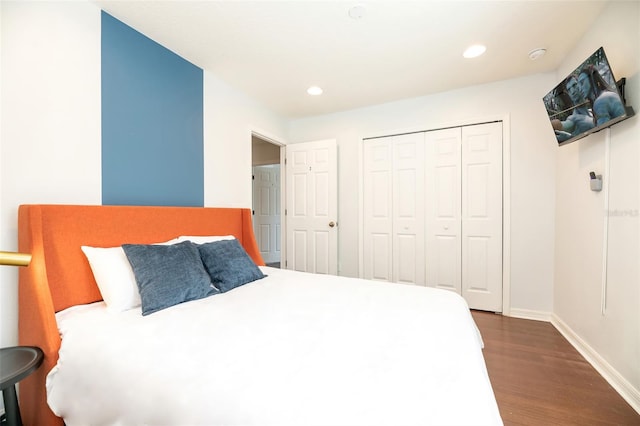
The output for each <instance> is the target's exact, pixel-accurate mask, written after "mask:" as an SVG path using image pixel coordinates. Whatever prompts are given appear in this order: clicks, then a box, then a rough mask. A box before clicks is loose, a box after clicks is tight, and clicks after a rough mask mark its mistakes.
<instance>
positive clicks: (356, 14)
mask: <svg viewBox="0 0 640 426" xmlns="http://www.w3.org/2000/svg"><path fill="white" fill-rule="evenodd" d="M366 14H367V8H366V7H364V5H363V4H356V5H355V6H353V7H351V8H350V9H349V17H350V18H351V19H355V20H356V21H357V20H359V19H362V18H364V15H366Z"/></svg>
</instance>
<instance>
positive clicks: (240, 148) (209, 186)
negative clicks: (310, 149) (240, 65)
mask: <svg viewBox="0 0 640 426" xmlns="http://www.w3.org/2000/svg"><path fill="white" fill-rule="evenodd" d="M204 77H205V78H204V105H205V107H204V139H205V147H204V178H205V186H204V188H205V191H204V204H205V206H218V207H251V205H252V193H251V188H252V182H251V175H252V170H251V167H252V166H251V132H252V131H258V132H260V133H262V134H265V133H266V134H267V135H269V136H271V137H272V138H274V139H275V140H277V141H278V142H282V143H285V142H286V140H285V136H284V135H285V134H286V131H287V128H286V121H285V120H284V119H283V118H281V117H279V116H278V115H277V114H275V113H273V112H271V111H269V110H268V109H266V108H265V107H264V106H262V105H261V104H259V103H258V102H256V101H255V100H253V99H252V98H250V97H248V96H246V95H244V94H242V93H240V92H238V91H236V90H235V89H233V88H231V87H230V86H229V85H228V84H226V83H225V82H223V81H222V80H220V79H219V78H217V77H216V76H215V75H214V74H212V73H210V72H205V75H204Z"/></svg>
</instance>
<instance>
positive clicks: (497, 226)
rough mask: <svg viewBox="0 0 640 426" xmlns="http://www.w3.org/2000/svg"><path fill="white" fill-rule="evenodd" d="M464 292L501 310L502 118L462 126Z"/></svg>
mask: <svg viewBox="0 0 640 426" xmlns="http://www.w3.org/2000/svg"><path fill="white" fill-rule="evenodd" d="M462 294H463V296H464V298H465V299H466V300H467V303H468V304H469V306H471V307H472V308H476V309H482V310H487V311H497V312H499V311H502V123H499V122H498V123H487V124H479V125H475V126H467V127H463V128H462Z"/></svg>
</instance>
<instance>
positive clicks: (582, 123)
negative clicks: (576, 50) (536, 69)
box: [542, 47, 634, 145]
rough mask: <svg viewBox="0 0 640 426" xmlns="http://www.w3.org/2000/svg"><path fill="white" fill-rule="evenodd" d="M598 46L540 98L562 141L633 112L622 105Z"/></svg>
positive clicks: (617, 86) (620, 93) (618, 86)
mask: <svg viewBox="0 0 640 426" xmlns="http://www.w3.org/2000/svg"><path fill="white" fill-rule="evenodd" d="M623 88H624V79H623V80H621V82H620V84H618V83H616V79H615V78H614V76H613V72H612V71H611V67H610V66H609V61H607V56H606V55H605V53H604V49H603V48H602V47H601V48H599V49H598V50H596V51H595V52H594V53H593V55H591V56H589V57H588V58H587V59H586V60H585V61H584V62H583V63H582V64H580V66H579V67H577V68H576V69H575V70H574V71H573V72H572V73H571V74H569V75H568V76H567V77H566V78H565V79H564V80H563V81H562V82H561V83H560V84H558V85H557V86H556V87H555V88H554V89H553V90H552V91H550V92H549V93H547V95H546V96H545V97H544V98H542V100H543V101H544V105H545V107H546V109H547V114H548V116H549V122H550V123H551V127H552V128H553V131H554V133H555V136H556V140H557V141H558V145H565V144H568V143H570V142H574V141H576V140H578V139H580V138H583V137H585V136H587V135H589V134H591V133H594V132H597V131H600V130H602V129H604V128H607V127H609V126H612V125H613V124H615V123H619V122H620V121H622V120H625V119H627V118H629V117H631V116H633V115H634V112H633V108H631V107H628V106H626V105H625V100H624V89H623Z"/></svg>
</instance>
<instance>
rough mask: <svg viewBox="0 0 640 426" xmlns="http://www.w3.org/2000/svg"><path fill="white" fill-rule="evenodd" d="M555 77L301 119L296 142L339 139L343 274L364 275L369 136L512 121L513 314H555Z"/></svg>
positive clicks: (294, 129) (294, 127) (293, 131)
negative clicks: (547, 103) (364, 146)
mask: <svg viewBox="0 0 640 426" xmlns="http://www.w3.org/2000/svg"><path fill="white" fill-rule="evenodd" d="M555 84H556V81H555V75H553V74H539V75H534V76H531V77H526V78H519V79H514V80H509V81H502V82H497V83H493V84H487V85H482V86H474V87H469V88H464V89H460V90H455V91H451V92H446V93H440V94H437V95H432V96H426V97H420V98H414V99H410V100H405V101H401V102H394V103H389V104H385V105H380V106H375V107H369V108H363V109H358V110H353V111H347V112H343V113H338V114H332V115H326V116H322V117H313V118H307V119H301V120H296V121H293V122H292V123H291V126H290V133H289V140H290V142H291V143H295V142H305V141H310V140H317V139H327V138H336V139H337V141H338V162H339V165H338V167H339V223H340V236H339V239H340V242H339V252H340V255H339V257H340V268H341V269H340V273H341V274H342V275H348V276H358V275H359V270H358V267H359V265H358V263H359V260H358V253H359V251H360V247H359V241H360V239H359V229H360V216H359V200H358V198H357V197H354V196H353V194H357V193H358V192H359V190H360V188H359V183H360V177H359V172H358V167H359V164H360V160H361V159H360V146H361V140H362V138H363V137H371V136H382V135H388V134H393V133H397V132H403V131H407V130H427V129H435V128H439V127H444V126H449V125H460V124H470V123H473V122H482V121H484V120H486V119H487V118H489V119H495V118H503V117H508V120H509V124H510V129H511V133H510V135H509V136H510V138H509V139H510V144H511V155H510V163H511V179H510V188H511V190H510V197H511V204H510V209H511V253H510V254H511V264H510V269H511V308H512V309H520V310H525V311H535V312H537V313H542V314H550V312H551V309H552V300H553V247H554V235H553V230H554V225H553V220H554V211H555V207H554V205H555V189H554V185H555V156H556V151H557V144H556V142H555V138H554V136H553V132H552V130H551V126H550V125H549V122H548V120H547V118H546V113H545V109H544V105H543V103H542V97H543V96H544V94H545V93H546V92H547V91H548V90H549V88H551V87H553V86H554V85H555Z"/></svg>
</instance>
